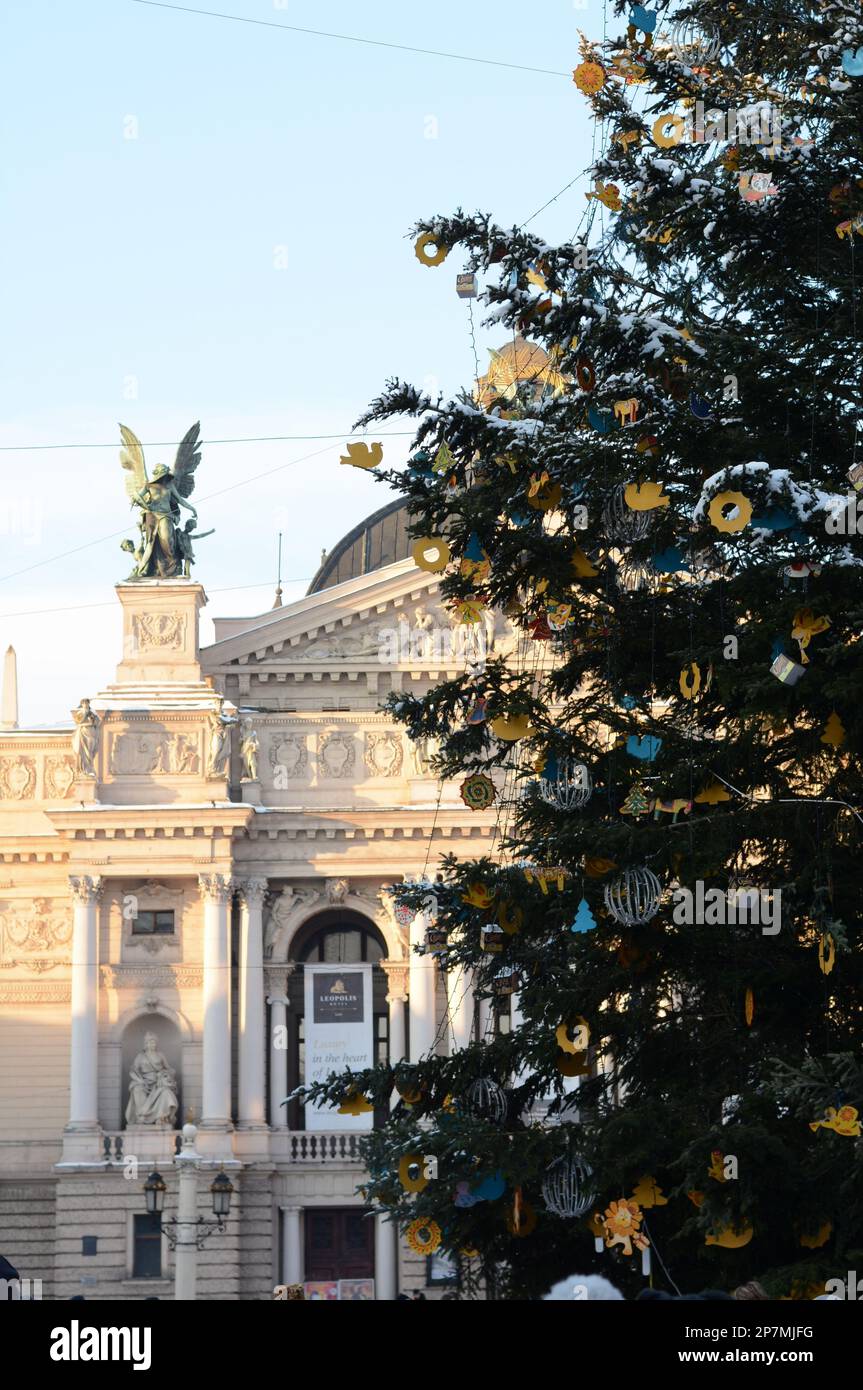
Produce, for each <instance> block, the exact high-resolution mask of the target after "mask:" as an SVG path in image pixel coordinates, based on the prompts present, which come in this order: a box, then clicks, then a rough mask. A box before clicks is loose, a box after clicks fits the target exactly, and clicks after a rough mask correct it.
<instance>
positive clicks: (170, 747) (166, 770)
mask: <svg viewBox="0 0 863 1390" xmlns="http://www.w3.org/2000/svg"><path fill="white" fill-rule="evenodd" d="M109 768H110V770H111V773H112V774H113V776H115V777H128V776H136V775H139V776H158V775H160V774H169V775H171V776H175V777H176V776H182V775H183V774H186V773H188V774H199V773H200V771H201V752H200V734H199V733H197V732H193V733H188V734H181V733H173V732H170V731H169V730H167V729H141V730H137V729H131V730H126V731H124V732H123V733H115V734H113V735H112V737H111V752H110V760H109Z"/></svg>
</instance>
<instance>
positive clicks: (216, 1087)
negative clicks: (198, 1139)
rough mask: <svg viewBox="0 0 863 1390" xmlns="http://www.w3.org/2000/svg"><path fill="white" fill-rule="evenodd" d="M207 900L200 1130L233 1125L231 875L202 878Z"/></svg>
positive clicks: (202, 891) (200, 879) (205, 903)
mask: <svg viewBox="0 0 863 1390" xmlns="http://www.w3.org/2000/svg"><path fill="white" fill-rule="evenodd" d="M198 883H199V885H200V888H201V893H202V895H203V898H204V1077H203V1102H202V1106H201V1108H202V1110H203V1117H202V1119H201V1124H200V1126H199V1128H201V1129H229V1128H230V1126H231V969H230V967H231V932H230V920H231V897H232V894H233V883H232V880H231V877H230V875H228V874H201V875H199V878H198Z"/></svg>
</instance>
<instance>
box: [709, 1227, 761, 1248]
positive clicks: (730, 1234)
mask: <svg viewBox="0 0 863 1390" xmlns="http://www.w3.org/2000/svg"><path fill="white" fill-rule="evenodd" d="M752 1234H753V1232H752V1227H751V1226H749V1225H744V1226H741V1227H739V1228H738V1227H735V1226H720V1228H719V1230H718V1231H716V1232H713V1231H711V1232H709V1233H708V1235H706V1236H705V1238H704V1244H705V1245H721V1246H722V1248H723V1250H742V1248H743V1246H744V1245H748V1244H749V1242H750V1240H751V1239H752Z"/></svg>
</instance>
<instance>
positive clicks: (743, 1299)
mask: <svg viewBox="0 0 863 1390" xmlns="http://www.w3.org/2000/svg"><path fill="white" fill-rule="evenodd" d="M731 1297H732V1298H736V1299H737V1301H738V1302H739V1303H751V1302H752V1301H753V1300H754V1299H764V1298H766V1299H768V1300H769V1298H770V1294H769V1293H768V1292H767V1290H766V1289H764V1288H762V1287H761V1285H760V1284H759V1282H758V1280H757V1279H750V1280H749V1283H748V1284H741V1285H740V1286H739V1288H736V1289H735V1290H734V1292H733V1294H732V1295H731Z"/></svg>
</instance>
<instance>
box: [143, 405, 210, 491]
mask: <svg viewBox="0 0 863 1390" xmlns="http://www.w3.org/2000/svg"><path fill="white" fill-rule="evenodd" d="M200 433H201V423H200V421H198V423H197V424H195V425H193V426H192V428H191V429H190V430H189V431H188V433H187V434H186V435H185V437H184V438H183V440H182V441H181V443H180V447H179V448H178V450H177V457H176V459H175V460H174V486H175V487H176V489H177V491H178V492H179V494H180V496H181V497H191V495H192V493H193V492H194V491H195V469H196V468H197V466H198V464H199V463H200V462H201V450H200V447H199V443H198V436H199V435H200ZM142 459H143V455H142Z"/></svg>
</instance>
